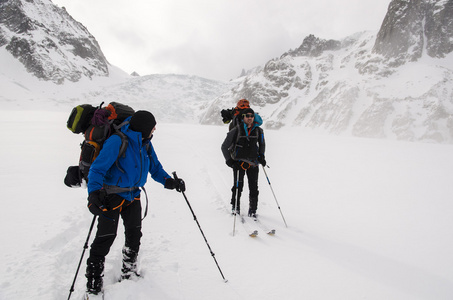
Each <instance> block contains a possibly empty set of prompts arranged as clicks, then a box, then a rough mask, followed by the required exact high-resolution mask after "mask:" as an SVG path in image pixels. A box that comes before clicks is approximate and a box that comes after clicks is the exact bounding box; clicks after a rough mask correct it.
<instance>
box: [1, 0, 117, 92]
mask: <svg viewBox="0 0 453 300" xmlns="http://www.w3.org/2000/svg"><path fill="white" fill-rule="evenodd" d="M0 47H5V48H6V50H7V51H8V52H9V53H11V54H12V55H13V56H14V57H15V58H16V59H18V60H19V61H20V62H21V63H22V64H23V65H24V66H25V68H26V69H27V71H28V72H30V73H32V74H34V75H35V76H36V77H38V78H40V79H42V80H46V81H47V80H49V81H53V82H55V83H59V84H60V83H63V82H64V81H65V80H69V81H72V82H76V81H79V80H80V79H81V78H82V77H88V78H92V76H108V74H109V69H108V65H109V63H108V62H107V59H106V58H105V57H104V54H103V53H102V51H101V48H100V46H99V44H98V42H97V41H96V39H95V38H94V37H93V36H92V35H91V34H90V33H89V32H88V30H87V29H86V28H85V27H84V26H83V25H82V24H80V23H79V22H77V21H75V20H74V19H73V18H72V17H71V16H70V15H69V14H68V13H67V12H66V10H65V9H64V8H59V7H57V6H55V5H54V4H53V3H52V2H51V1H49V0H0Z"/></svg>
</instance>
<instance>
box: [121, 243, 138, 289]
mask: <svg viewBox="0 0 453 300" xmlns="http://www.w3.org/2000/svg"><path fill="white" fill-rule="evenodd" d="M137 256H138V252H137V251H134V250H131V249H130V248H128V247H124V248H123V266H122V268H121V278H120V281H122V280H125V279H134V278H139V277H140V274H139V273H138V271H137Z"/></svg>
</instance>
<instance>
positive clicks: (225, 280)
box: [173, 172, 228, 282]
mask: <svg viewBox="0 0 453 300" xmlns="http://www.w3.org/2000/svg"><path fill="white" fill-rule="evenodd" d="M173 177H174V178H175V180H179V178H178V175H176V172H173ZM181 193H182V195H183V196H184V199H185V200H186V203H187V205H188V206H189V209H190V211H191V212H192V215H193V219H194V220H195V222H197V225H198V228H199V229H200V232H201V235H202V236H203V238H204V241H205V242H206V245H207V246H208V249H209V252H211V256H212V258H213V259H214V261H215V264H216V265H217V269H219V272H220V275H222V278H223V280H224V282H228V280H227V279H225V276H223V273H222V270H221V269H220V266H219V264H218V263H217V259H216V258H215V254H214V252H212V250H211V246H209V243H208V240H207V239H206V236H205V235H204V233H203V230H202V229H201V226H200V223H198V220H197V216H196V215H195V213H194V211H193V209H192V206H191V205H190V203H189V200H188V199H187V197H186V194H185V193H184V191H181Z"/></svg>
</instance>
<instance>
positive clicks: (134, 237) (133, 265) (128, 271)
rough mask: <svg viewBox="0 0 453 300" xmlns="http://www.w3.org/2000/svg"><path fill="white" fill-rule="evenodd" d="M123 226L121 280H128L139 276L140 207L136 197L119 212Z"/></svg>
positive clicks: (138, 199) (138, 198)
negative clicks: (123, 240)
mask: <svg viewBox="0 0 453 300" xmlns="http://www.w3.org/2000/svg"><path fill="white" fill-rule="evenodd" d="M121 217H122V218H123V224H124V235H125V243H124V247H123V266H122V268H121V273H122V274H121V279H129V278H130V276H131V275H135V276H139V274H138V272H137V257H138V252H139V249H140V239H141V237H142V206H141V203H140V197H137V198H135V199H134V201H132V203H130V204H129V205H128V206H126V207H124V209H123V211H122V212H121Z"/></svg>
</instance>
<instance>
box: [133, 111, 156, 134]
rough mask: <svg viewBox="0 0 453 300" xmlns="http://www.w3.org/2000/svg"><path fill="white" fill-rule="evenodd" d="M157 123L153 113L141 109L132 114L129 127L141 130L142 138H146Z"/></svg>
mask: <svg viewBox="0 0 453 300" xmlns="http://www.w3.org/2000/svg"><path fill="white" fill-rule="evenodd" d="M156 124H157V123H156V119H155V118H154V116H153V114H152V113H150V112H149V111H146V110H139V111H137V112H136V113H134V114H133V115H132V118H131V120H130V121H129V128H130V129H132V130H133V131H136V132H141V133H142V138H144V139H146V138H148V137H149V135H150V134H151V130H153V128H154V126H156Z"/></svg>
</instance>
